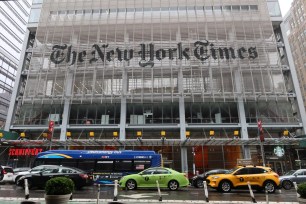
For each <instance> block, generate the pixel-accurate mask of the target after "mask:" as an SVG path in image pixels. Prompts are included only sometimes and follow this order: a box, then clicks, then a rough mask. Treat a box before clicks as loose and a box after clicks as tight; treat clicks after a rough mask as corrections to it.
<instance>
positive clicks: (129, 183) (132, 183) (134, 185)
mask: <svg viewBox="0 0 306 204" xmlns="http://www.w3.org/2000/svg"><path fill="white" fill-rule="evenodd" d="M125 187H126V188H127V189H128V190H135V189H136V188H137V183H136V181H135V180H133V179H129V180H127V182H126V183H125Z"/></svg>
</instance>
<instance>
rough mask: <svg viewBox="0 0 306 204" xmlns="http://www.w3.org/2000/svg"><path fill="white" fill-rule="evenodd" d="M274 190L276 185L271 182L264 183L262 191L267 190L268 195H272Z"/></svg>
mask: <svg viewBox="0 0 306 204" xmlns="http://www.w3.org/2000/svg"><path fill="white" fill-rule="evenodd" d="M275 188H276V185H275V183H274V182H273V181H266V182H265V183H264V189H267V191H268V193H274V192H275Z"/></svg>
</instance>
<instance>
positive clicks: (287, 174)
mask: <svg viewBox="0 0 306 204" xmlns="http://www.w3.org/2000/svg"><path fill="white" fill-rule="evenodd" d="M294 172H295V170H290V171H288V172H287V173H286V174H285V176H289V175H292V174H294Z"/></svg>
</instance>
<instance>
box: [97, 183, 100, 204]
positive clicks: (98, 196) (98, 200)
mask: <svg viewBox="0 0 306 204" xmlns="http://www.w3.org/2000/svg"><path fill="white" fill-rule="evenodd" d="M99 203H100V184H98V193H97V204H99Z"/></svg>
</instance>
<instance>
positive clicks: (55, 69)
mask: <svg viewBox="0 0 306 204" xmlns="http://www.w3.org/2000/svg"><path fill="white" fill-rule="evenodd" d="M275 3H277V2H273V1H268V4H267V1H266V0H248V1H243V2H242V1H240V0H226V1H222V0H220V1H215V0H214V1H213V0H211V1H210V0H207V1H206V0H205V1H203V0H192V1H188V3H187V2H185V1H177V2H175V3H174V2H173V1H157V0H109V1H95V0H85V1H84V0H76V1H69V0H61V1H59V0H52V1H51V0H45V1H43V4H42V7H41V12H40V17H39V21H38V26H37V30H36V35H35V41H34V45H33V49H32V52H31V61H30V64H29V66H26V67H24V70H23V71H25V72H26V73H27V75H26V81H25V83H24V84H25V88H24V90H23V92H22V93H23V95H22V97H20V98H19V104H18V106H17V112H18V114H16V115H15V117H14V118H13V121H12V127H13V128H14V129H17V130H19V131H22V130H25V129H26V130H27V131H28V134H29V135H30V136H29V137H30V138H31V139H37V138H39V137H40V136H41V133H42V131H46V130H47V124H48V121H49V120H53V121H55V132H54V135H53V138H54V139H59V140H62V141H63V140H66V134H65V133H66V132H68V131H69V132H70V133H71V138H72V139H88V138H89V137H88V133H89V131H94V132H95V138H96V139H103V140H110V139H112V138H113V133H114V132H117V133H119V139H120V140H122V142H126V144H125V148H126V149H154V150H156V151H159V152H161V153H162V154H163V156H164V157H165V161H167V162H168V163H167V164H168V165H169V166H171V167H174V168H176V169H179V167H180V166H182V170H189V171H190V169H191V168H192V166H193V164H192V163H196V165H195V166H196V168H197V169H200V170H201V171H204V170H207V169H212V168H217V167H219V168H230V167H232V166H234V165H235V164H236V162H237V159H239V158H243V157H244V155H245V152H244V151H245V150H244V149H247V151H248V152H249V153H248V154H249V156H248V157H249V158H252V159H254V161H260V157H259V156H258V154H257V152H258V150H257V147H256V146H252V147H249V148H244V147H243V146H241V145H233V146H226V145H217V144H216V145H213V146H205V145H195V146H194V147H188V148H187V147H180V145H175V144H172V145H168V146H162V147H161V146H157V145H154V143H152V144H151V145H150V146H141V145H133V144H132V143H130V144H128V142H130V141H134V140H135V138H136V137H137V135H138V136H139V134H140V135H141V136H142V138H143V139H144V140H146V139H147V140H152V141H153V140H154V139H155V140H156V139H160V137H161V131H165V133H166V137H167V138H169V139H181V140H184V139H186V135H187V133H188V134H190V135H189V136H190V137H191V138H195V139H207V138H209V137H210V136H211V130H214V135H213V136H214V137H215V138H219V139H228V138H232V137H233V136H234V133H233V132H234V131H237V130H238V135H235V136H238V137H239V138H242V139H249V138H257V137H258V129H257V122H258V120H261V121H262V122H263V124H264V126H265V133H266V134H267V136H268V137H269V138H280V136H281V134H282V132H283V130H284V129H288V130H289V131H290V132H292V133H295V132H296V131H297V130H301V129H302V126H301V123H300V120H301V117H300V114H299V113H300V112H299V109H298V106H297V102H296V101H295V95H294V93H293V92H292V84H291V83H290V82H288V79H287V78H286V77H285V76H284V66H283V65H282V58H281V57H280V54H279V50H278V48H277V39H276V36H275V33H274V28H273V26H272V22H271V20H270V16H278V15H279V14H280V12H279V7H277V6H278V4H275ZM32 14H33V18H31V19H33V22H35V19H37V18H36V17H37V16H38V14H39V11H38V10H33V11H32V13H31V16H32ZM35 16H36V17H35ZM290 90H291V91H290ZM27 128H28V129H27ZM139 132H140V133H139ZM71 148H77V147H71ZM87 148H96V149H101V148H102V149H103V148H104V149H112V148H115V149H116V148H118V147H109V146H108V147H101V146H96V147H87ZM272 151H273V149H271V148H269V152H272ZM288 151H290V150H288ZM174 154H181V159H180V158H178V157H175V156H174ZM228 155H232V157H229V156H228ZM185 159H186V160H185ZM269 161H270V160H268V163H269ZM283 161H284V162H285V158H284V160H283ZM185 163H186V164H185ZM284 165H285V163H284ZM288 168H289V167H288Z"/></svg>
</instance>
